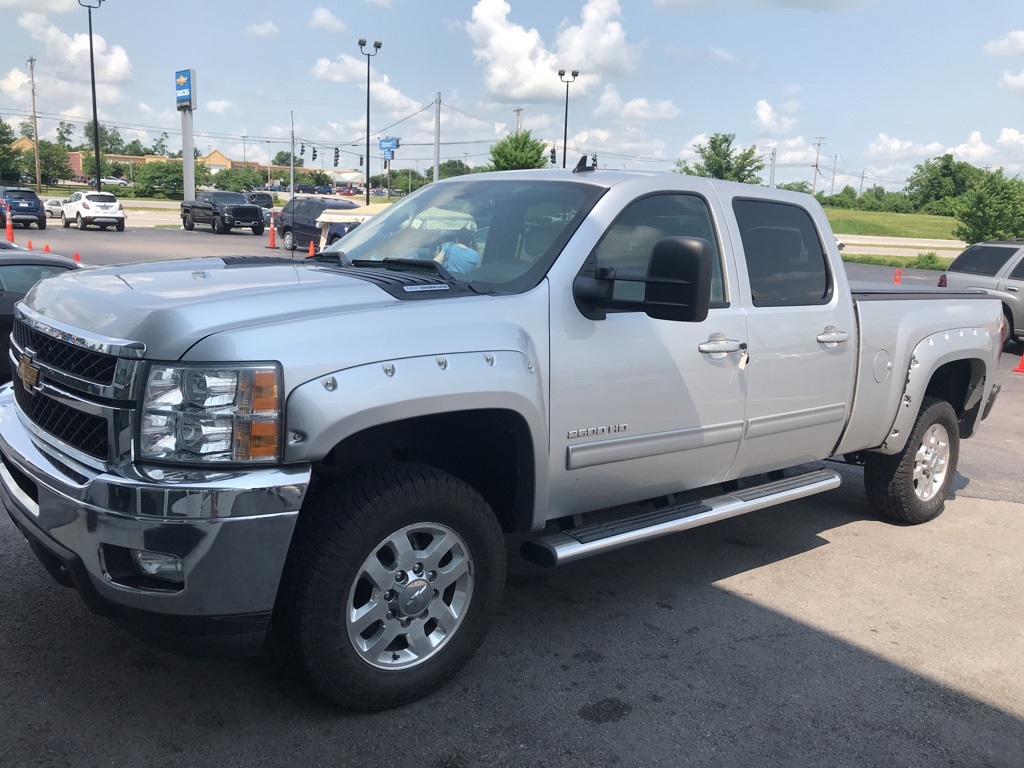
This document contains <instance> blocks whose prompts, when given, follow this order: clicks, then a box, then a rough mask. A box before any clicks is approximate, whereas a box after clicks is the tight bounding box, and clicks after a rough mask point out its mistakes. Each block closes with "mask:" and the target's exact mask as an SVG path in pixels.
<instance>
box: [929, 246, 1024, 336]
mask: <svg viewBox="0 0 1024 768" xmlns="http://www.w3.org/2000/svg"><path fill="white" fill-rule="evenodd" d="M947 286H948V287H949V288H980V289H982V290H984V291H985V292H986V293H988V294H990V295H992V296H995V297H996V298H997V299H999V300H1000V301H1002V302H1003V317H1004V323H1003V326H1002V341H1003V344H1006V342H1007V341H1008V340H1009V339H1013V340H1014V341H1019V340H1020V339H1021V337H1024V239H1017V240H993V241H991V242H987V243H975V244H974V245H972V246H970V247H969V248H968V249H967V250H965V251H964V252H963V253H961V254H960V255H959V256H957V257H956V258H955V259H954V260H953V263H952V264H950V265H949V267H948V268H947V269H946V271H945V272H944V273H943V274H942V276H941V277H939V287H940V288H945V287H947Z"/></svg>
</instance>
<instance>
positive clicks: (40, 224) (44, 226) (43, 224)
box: [39, 218, 46, 229]
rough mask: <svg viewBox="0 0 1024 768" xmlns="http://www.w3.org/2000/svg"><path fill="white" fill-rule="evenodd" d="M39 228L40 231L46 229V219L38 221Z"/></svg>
mask: <svg viewBox="0 0 1024 768" xmlns="http://www.w3.org/2000/svg"><path fill="white" fill-rule="evenodd" d="M39 228H40V229H46V219H45V218H44V219H40V220H39Z"/></svg>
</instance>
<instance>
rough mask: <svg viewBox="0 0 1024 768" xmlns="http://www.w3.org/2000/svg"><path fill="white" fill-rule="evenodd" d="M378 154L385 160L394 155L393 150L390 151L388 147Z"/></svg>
mask: <svg viewBox="0 0 1024 768" xmlns="http://www.w3.org/2000/svg"><path fill="white" fill-rule="evenodd" d="M380 155H381V157H383V158H384V159H385V160H390V159H391V158H392V157H394V152H392V151H391V150H390V149H385V150H384V151H383V152H381V153H380Z"/></svg>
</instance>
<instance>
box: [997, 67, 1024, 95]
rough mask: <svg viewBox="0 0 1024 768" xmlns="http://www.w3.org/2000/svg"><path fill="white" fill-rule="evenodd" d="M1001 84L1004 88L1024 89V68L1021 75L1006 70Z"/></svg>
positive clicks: (1012, 89)
mask: <svg viewBox="0 0 1024 768" xmlns="http://www.w3.org/2000/svg"><path fill="white" fill-rule="evenodd" d="M999 84H1000V85H1001V86H1003V87H1004V88H1009V89H1010V90H1011V91H1024V69H1022V70H1021V71H1020V74H1019V75H1012V74H1010V73H1009V72H1004V73H1003V79H1002V80H1001V81H1000V83H999Z"/></svg>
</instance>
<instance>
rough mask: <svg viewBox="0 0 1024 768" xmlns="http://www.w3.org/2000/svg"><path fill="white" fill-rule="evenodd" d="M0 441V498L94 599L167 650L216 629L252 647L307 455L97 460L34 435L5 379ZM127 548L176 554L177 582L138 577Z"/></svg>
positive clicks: (55, 568) (240, 649) (200, 646)
mask: <svg viewBox="0 0 1024 768" xmlns="http://www.w3.org/2000/svg"><path fill="white" fill-rule="evenodd" d="M0 453H2V457H0V458H2V461H0V499H2V501H3V503H4V505H5V506H6V508H7V511H8V513H9V514H10V516H11V519H12V520H13V521H14V523H15V525H16V526H17V527H18V528H19V530H20V531H21V532H22V533H23V534H24V536H25V538H26V539H27V540H28V541H29V543H30V545H31V546H32V549H33V551H35V553H36V555H37V556H38V557H39V559H40V561H41V562H42V563H43V565H44V566H46V568H47V570H49V571H50V572H51V574H53V575H54V577H55V578H57V580H58V581H61V582H62V583H65V584H69V585H72V586H74V587H75V588H76V589H77V590H78V591H79V593H80V594H81V595H82V598H83V600H85V602H86V603H87V604H88V605H89V606H90V607H91V608H93V609H94V610H96V611H97V612H99V613H102V614H104V615H108V616H111V617H112V618H114V619H117V620H118V621H119V622H120V623H122V624H124V625H126V627H127V628H128V629H130V630H132V631H134V632H135V633H136V634H139V635H141V636H143V637H144V638H145V639H147V640H150V641H151V642H154V643H156V644H159V645H162V646H164V647H170V649H172V650H183V651H188V650H210V649H217V648H218V646H219V645H221V643H220V642H219V641H218V638H220V639H222V640H224V641H225V643H224V644H225V645H228V644H230V645H234V646H236V648H235V649H233V650H232V652H236V653H251V652H256V651H258V650H259V647H260V645H261V644H262V640H263V634H264V632H265V629H266V625H267V621H268V620H269V618H270V614H271V611H272V609H273V606H274V601H275V599H276V596H277V588H278V583H279V581H280V577H281V572H282V570H283V568H284V562H285V558H286V556H287V553H288V546H289V543H290V541H291V536H292V531H293V529H294V526H295V520H296V517H297V515H298V511H299V508H300V507H301V505H302V501H303V498H304V496H305V493H306V489H307V488H308V485H309V478H310V472H311V470H310V468H309V467H308V466H302V467H299V468H271V469H258V470H252V471H244V472H243V471H222V472H217V473H212V472H204V473H189V474H187V475H186V474H183V473H170V472H152V473H150V474H148V475H147V474H142V473H138V474H132V475H131V476H128V474H127V472H126V474H113V473H109V472H97V471H96V470H94V469H92V468H89V467H86V466H85V465H82V464H80V463H79V462H76V461H75V460H74V459H71V458H69V457H67V456H63V455H60V454H58V453H56V452H55V451H53V449H52V448H51V447H49V446H43V445H41V444H40V443H39V442H38V440H37V438H35V437H33V436H32V435H31V434H30V433H29V431H28V430H27V429H26V428H25V426H24V425H23V424H22V421H21V417H20V416H19V414H18V411H17V407H16V405H15V402H14V396H13V392H12V390H11V388H10V387H9V386H8V387H5V388H4V389H2V390H0ZM129 471H131V472H134V470H129ZM131 550H144V551H149V552H158V553H162V554H166V555H173V556H176V557H178V558H180V560H181V563H182V566H183V573H184V585H183V586H181V585H175V584H162V583H160V582H156V581H153V580H148V581H147V580H146V579H144V578H143V579H140V578H139V577H138V574H135V573H132V572H131V571H130V569H129V568H127V567H126V566H127V565H128V564H130V562H131V561H130V556H128V559H126V556H127V555H128V553H130V551H131ZM207 641H209V642H207ZM225 650H231V649H226V648H225Z"/></svg>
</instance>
